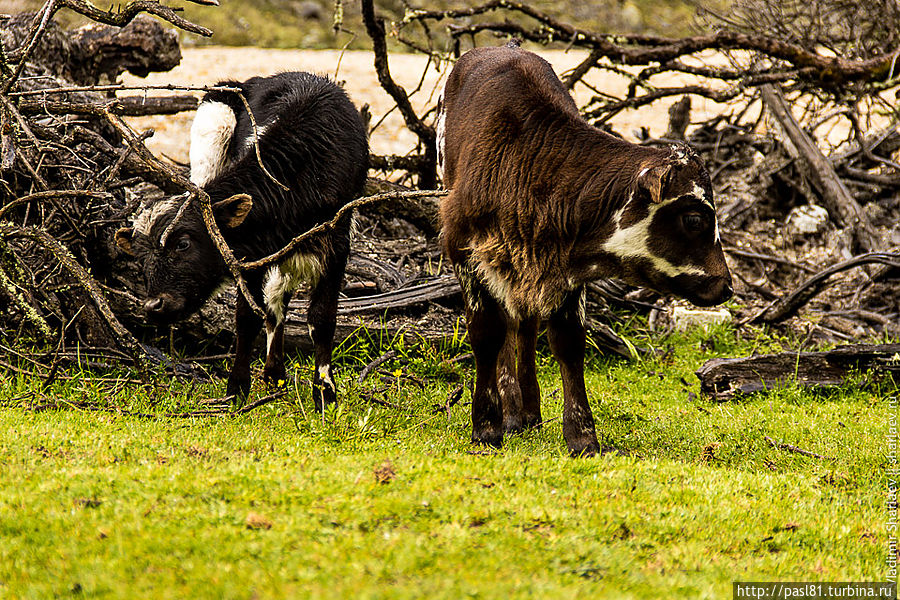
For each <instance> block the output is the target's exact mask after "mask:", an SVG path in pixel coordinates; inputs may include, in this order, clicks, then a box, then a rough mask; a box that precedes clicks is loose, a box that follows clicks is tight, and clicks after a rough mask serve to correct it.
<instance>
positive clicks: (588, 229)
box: [437, 45, 732, 455]
mask: <svg viewBox="0 0 900 600" xmlns="http://www.w3.org/2000/svg"><path fill="white" fill-rule="evenodd" d="M437 130H438V157H439V160H440V162H441V167H442V169H443V171H444V185H445V186H446V187H447V188H449V189H451V193H450V195H449V196H448V197H447V198H446V199H445V200H444V202H443V204H442V206H441V219H442V222H443V229H442V236H443V244H444V250H445V252H446V253H447V256H448V257H449V258H450V260H451V261H452V262H453V265H454V268H455V270H456V274H457V277H458V278H459V282H460V285H461V287H462V289H463V295H464V296H465V299H466V317H467V322H468V331H469V341H470V343H471V344H472V350H473V352H474V354H475V362H476V382H475V394H474V397H473V400H472V439H473V441H475V442H479V443H486V444H490V445H493V446H500V445H501V443H502V440H503V433H504V430H506V431H517V430H520V429H522V428H523V427H535V426H539V425H540V423H541V410H540V390H539V388H538V382H537V377H536V375H535V364H534V358H535V356H534V353H535V339H536V336H537V332H538V326H539V324H540V322H541V321H542V320H545V319H546V320H547V323H548V334H549V340H550V347H551V349H552V351H553V354H554V356H555V357H556V359H557V361H558V362H559V365H560V371H561V375H562V381H563V392H564V398H565V399H564V408H563V434H564V436H565V439H566V444H567V445H568V448H569V451H570V452H571V453H572V454H573V455H592V454H596V453H598V452H599V451H600V446H599V444H598V442H597V435H596V433H595V431H594V420H593V416H592V415H591V409H590V406H589V405H588V401H587V394H586V392H585V385H584V372H583V363H584V347H585V314H584V310H585V308H584V301H585V295H584V285H585V284H586V283H587V282H589V281H591V280H594V279H598V278H604V277H610V278H612V277H615V278H619V279H622V280H624V281H626V282H628V283H631V284H634V285H641V286H646V287H650V288H653V289H655V290H658V291H660V292H663V293H672V294H676V295H678V296H681V297H684V298H686V299H688V300H690V301H691V302H693V303H694V304H697V305H701V306H710V305H714V304H719V303H721V302H724V301H725V300H727V299H728V298H729V297H730V296H731V293H732V290H731V275H730V273H729V271H728V267H727V265H726V264H725V256H724V254H723V252H722V245H721V243H720V241H719V231H718V226H717V223H716V211H715V206H714V204H713V194H712V186H711V184H710V179H709V175H708V173H707V171H706V169H705V168H704V166H703V164H702V163H701V162H700V159H699V158H698V157H697V155H696V154H694V153H693V152H692V151H691V150H690V149H689V148H687V147H685V146H674V147H671V148H666V149H660V148H650V147H643V146H637V145H634V144H631V143H628V142H626V141H623V140H620V139H618V138H616V137H614V136H611V135H608V134H606V133H604V132H602V131H600V130H598V129H597V128H595V127H593V126H592V125H590V124H589V123H587V122H586V121H585V120H584V119H583V118H582V117H581V116H580V115H579V113H578V110H577V108H576V106H575V103H574V101H573V100H572V98H571V96H570V95H569V93H568V91H567V90H566V88H565V87H564V86H563V84H562V83H561V82H560V81H559V79H558V78H557V76H556V74H555V73H554V72H553V69H552V68H551V66H550V65H549V64H548V63H547V62H546V61H545V60H543V59H542V58H540V57H538V56H537V55H535V54H532V53H530V52H526V51H525V50H521V49H519V48H518V47H517V46H515V45H507V46H506V47H502V48H477V49H474V50H471V51H469V52H467V53H466V54H464V55H463V56H462V57H461V58H460V59H459V61H458V62H457V63H456V66H455V67H454V69H453V71H452V72H451V73H450V77H449V78H448V80H447V84H446V86H445V88H444V92H443V96H442V99H441V105H440V109H439V114H438V122H437Z"/></svg>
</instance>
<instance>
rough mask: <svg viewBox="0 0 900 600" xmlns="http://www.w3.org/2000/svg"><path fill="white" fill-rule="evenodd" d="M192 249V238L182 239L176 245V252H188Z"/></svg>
mask: <svg viewBox="0 0 900 600" xmlns="http://www.w3.org/2000/svg"><path fill="white" fill-rule="evenodd" d="M190 247H191V240H190V238H186V237H184V238H181V239H180V240H178V243H177V244H176V245H175V251H176V252H184V251H185V250H187V249H188V248H190Z"/></svg>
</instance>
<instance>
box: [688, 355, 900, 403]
mask: <svg viewBox="0 0 900 600" xmlns="http://www.w3.org/2000/svg"><path fill="white" fill-rule="evenodd" d="M854 372H861V373H867V374H869V375H871V376H872V378H873V379H874V380H878V379H881V378H884V377H892V376H893V377H900V344H883V345H876V344H859V345H848V346H840V347H838V348H835V349H834V350H828V351H825V352H782V353H779V354H762V355H759V356H749V357H744V358H714V359H712V360H708V361H706V362H705V363H704V364H703V365H702V366H701V367H700V368H699V369H698V370H697V372H696V375H697V377H698V378H699V379H700V391H701V393H703V394H706V395H708V396H709V397H711V398H712V399H713V400H718V401H724V400H730V399H732V398H736V397H739V396H742V395H746V394H752V393H755V392H763V391H767V390H772V389H775V388H778V387H785V386H791V385H799V386H803V387H831V386H837V385H842V384H843V383H845V382H846V381H847V378H848V377H850V376H851V375H852V374H853V373H854Z"/></svg>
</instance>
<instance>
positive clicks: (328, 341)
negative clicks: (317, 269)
mask: <svg viewBox="0 0 900 600" xmlns="http://www.w3.org/2000/svg"><path fill="white" fill-rule="evenodd" d="M346 264H347V253H346V252H344V253H342V254H341V255H338V256H335V255H332V256H330V257H329V260H328V263H327V265H326V267H325V271H324V273H323V274H322V276H321V277H320V278H319V281H318V282H317V283H316V284H315V286H314V287H313V289H312V293H311V294H310V297H309V313H308V315H307V321H308V323H309V334H310V337H312V341H313V346H314V348H315V363H316V370H315V373H313V402H314V404H315V407H316V410H319V411H321V410H323V409H324V408H325V405H326V404H332V403H334V402H337V389H336V388H335V385H334V379H333V378H332V372H331V352H332V349H333V347H334V330H335V328H336V323H335V320H336V318H337V305H338V294H339V293H340V289H341V282H342V281H343V279H344V267H345V266H346Z"/></svg>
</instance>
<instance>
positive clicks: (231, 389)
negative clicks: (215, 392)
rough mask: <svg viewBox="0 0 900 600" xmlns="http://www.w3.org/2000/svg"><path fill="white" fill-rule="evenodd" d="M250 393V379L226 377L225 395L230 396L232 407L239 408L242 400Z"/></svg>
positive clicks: (242, 403)
mask: <svg viewBox="0 0 900 600" xmlns="http://www.w3.org/2000/svg"><path fill="white" fill-rule="evenodd" d="M249 394H250V379H249V378H248V379H246V380H245V379H236V378H233V377H229V378H228V387H226V388H225V395H226V396H230V397H231V405H232V406H233V407H234V408H240V407H241V406H243V405H244V401H245V400H246V399H247V396H248V395H249Z"/></svg>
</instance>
